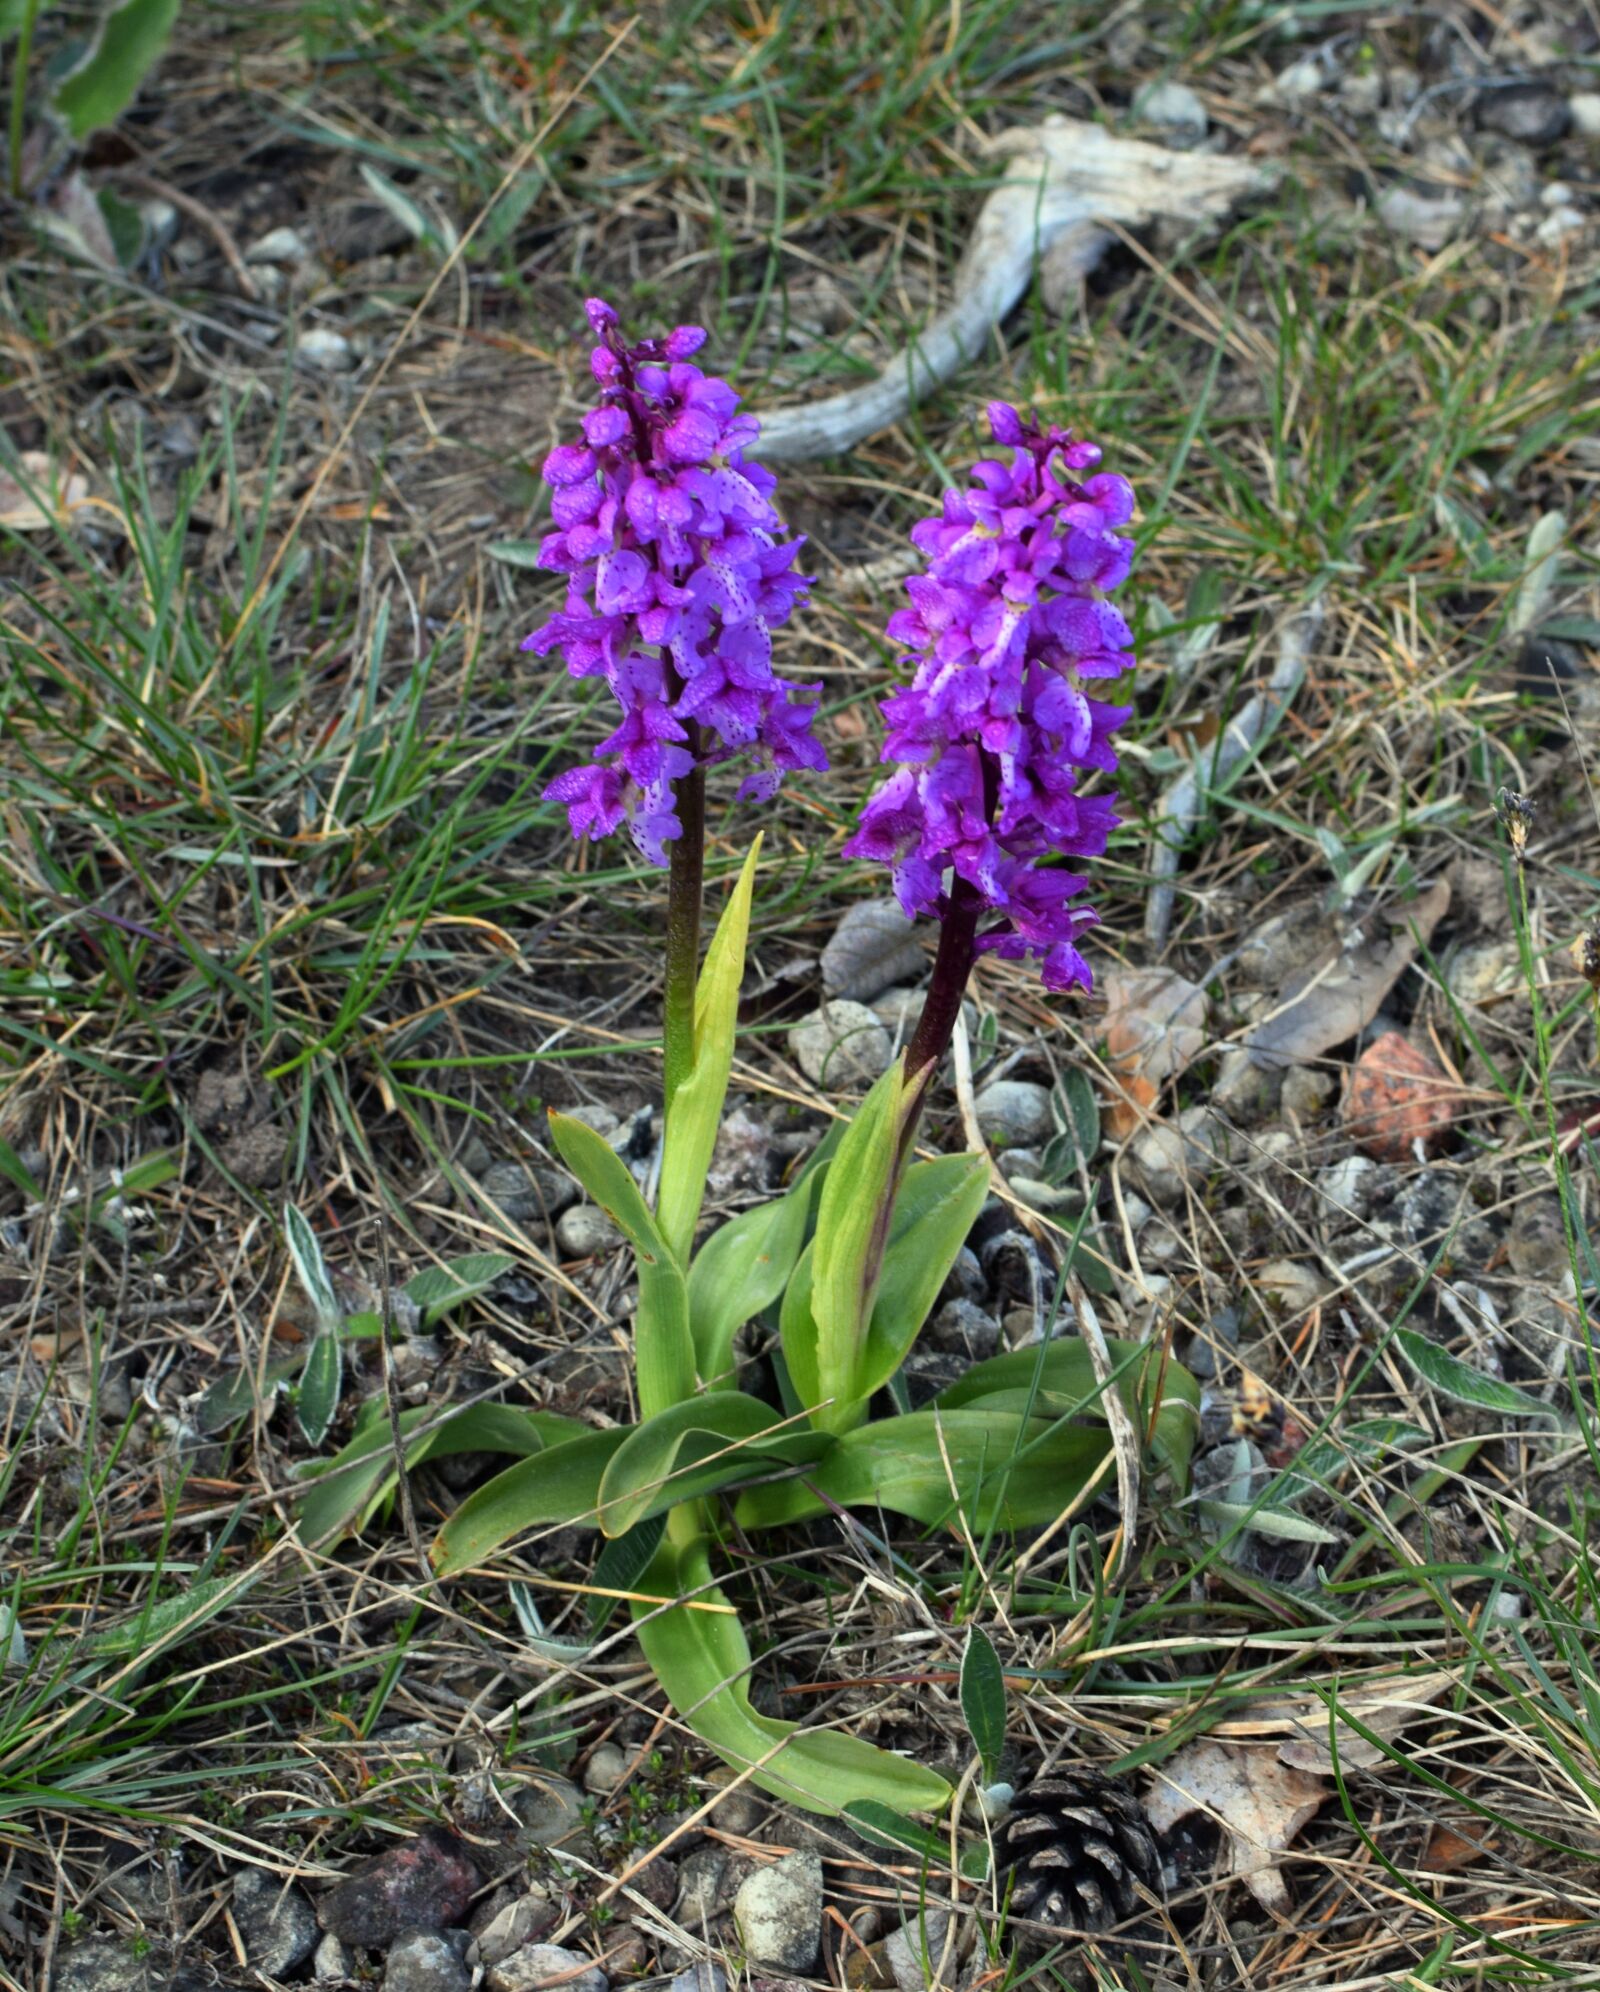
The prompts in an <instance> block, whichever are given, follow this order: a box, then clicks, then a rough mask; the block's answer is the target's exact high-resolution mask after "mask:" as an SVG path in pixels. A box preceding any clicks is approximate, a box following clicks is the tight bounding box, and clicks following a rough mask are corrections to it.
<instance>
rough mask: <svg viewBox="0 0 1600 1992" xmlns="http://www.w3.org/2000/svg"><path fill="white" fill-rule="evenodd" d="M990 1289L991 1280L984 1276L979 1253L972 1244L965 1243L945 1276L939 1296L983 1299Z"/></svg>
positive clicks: (957, 1298) (959, 1298) (950, 1298)
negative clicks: (979, 1262) (979, 1261)
mask: <svg viewBox="0 0 1600 1992" xmlns="http://www.w3.org/2000/svg"><path fill="white" fill-rule="evenodd" d="M988 1291H989V1282H988V1281H987V1280H986V1279H985V1278H984V1276H983V1268H982V1266H980V1265H979V1264H978V1255H977V1253H976V1252H974V1251H973V1249H972V1247H971V1246H970V1245H963V1246H962V1248H961V1250H960V1251H959V1252H958V1253H957V1254H956V1257H955V1264H954V1265H953V1266H952V1267H951V1268H950V1271H949V1272H948V1274H946V1276H945V1282H944V1285H943V1286H942V1287H940V1289H939V1298H940V1299H941V1300H943V1301H950V1300H982V1299H983V1297H984V1295H985V1294H986V1293H987V1292H988Z"/></svg>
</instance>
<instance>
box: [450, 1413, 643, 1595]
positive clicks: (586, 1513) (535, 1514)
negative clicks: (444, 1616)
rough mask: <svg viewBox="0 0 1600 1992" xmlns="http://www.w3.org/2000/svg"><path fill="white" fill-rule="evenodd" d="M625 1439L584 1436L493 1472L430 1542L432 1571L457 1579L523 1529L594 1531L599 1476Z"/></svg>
mask: <svg viewBox="0 0 1600 1992" xmlns="http://www.w3.org/2000/svg"><path fill="white" fill-rule="evenodd" d="M627 1436H628V1434H627V1431H626V1430H625V1429H623V1428H618V1429H617V1430H616V1431H611V1432H592V1431H591V1432H585V1434H584V1436H583V1437H582V1438H581V1439H569V1440H567V1442H566V1443H565V1444H564V1445H555V1446H551V1447H550V1448H549V1450H548V1451H544V1452H537V1453H534V1454H533V1455H532V1456H531V1457H529V1458H527V1459H519V1460H518V1461H517V1463H516V1465H515V1466H508V1467H507V1468H506V1470H505V1472H504V1473H497V1474H496V1475H495V1477H494V1478H493V1480H491V1481H488V1482H487V1483H486V1484H485V1485H484V1486H482V1487H480V1488H478V1489H477V1490H476V1491H475V1492H474V1493H471V1494H469V1495H468V1496H467V1498H466V1500H465V1501H463V1502H462V1504H461V1506H460V1507H459V1508H457V1510H456V1511H455V1513H454V1514H453V1515H452V1516H451V1517H450V1519H449V1521H447V1522H446V1523H445V1525H444V1527H443V1528H442V1529H440V1531H439V1533H438V1535H437V1536H436V1537H435V1538H434V1543H433V1548H432V1550H431V1551H430V1552H429V1554H430V1555H431V1557H432V1559H433V1567H434V1568H435V1570H437V1571H438V1573H439V1575H440V1576H441V1577H455V1576H459V1575H460V1573H461V1572H462V1571H463V1570H470V1569H471V1568H472V1567H473V1565H474V1564H477V1563H482V1562H483V1561H484V1559H485V1558H486V1557H489V1556H492V1555H493V1554H494V1552H495V1551H496V1550H497V1549H499V1548H500V1547H501V1545H502V1544H504V1543H508V1542H510V1541H512V1540H513V1539H514V1538H515V1537H517V1536H520V1535H523V1534H525V1533H526V1532H527V1531H528V1530H529V1529H533V1528H543V1527H547V1526H549V1525H552V1524H555V1523H562V1524H570V1525H572V1526H574V1527H577V1528H583V1529H592V1528H595V1527H597V1526H598V1519H597V1516H596V1512H595V1511H596V1508H597V1506H598V1504H599V1500H600V1477H601V1475H602V1474H603V1473H604V1472H605V1470H606V1466H607V1464H608V1462H609V1461H610V1459H611V1456H612V1454H613V1453H614V1452H615V1451H616V1450H617V1448H618V1446H620V1445H621V1444H622V1442H623V1440H624V1439H625V1438H626V1437H627Z"/></svg>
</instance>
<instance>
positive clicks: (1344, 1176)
mask: <svg viewBox="0 0 1600 1992" xmlns="http://www.w3.org/2000/svg"><path fill="white" fill-rule="evenodd" d="M1377 1174H1378V1165H1377V1163H1376V1162H1374V1161H1373V1159H1372V1157H1371V1156H1370V1155H1347V1156H1345V1158H1344V1160H1343V1161H1342V1162H1334V1163H1331V1164H1330V1165H1329V1166H1328V1167H1327V1168H1326V1169H1319V1170H1318V1171H1317V1175H1316V1185H1317V1191H1318V1194H1319V1195H1321V1196H1324V1197H1326V1198H1327V1199H1328V1201H1329V1203H1331V1204H1334V1205H1336V1206H1337V1207H1338V1208H1339V1210H1341V1211H1347V1212H1348V1213H1349V1214H1350V1216H1351V1217H1365V1216H1366V1214H1367V1212H1368V1211H1369V1210H1370V1209H1371V1208H1372V1193H1373V1191H1374V1189H1375V1188H1376V1187H1377Z"/></svg>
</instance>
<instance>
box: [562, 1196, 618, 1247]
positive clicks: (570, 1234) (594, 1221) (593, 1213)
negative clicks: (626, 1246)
mask: <svg viewBox="0 0 1600 1992" xmlns="http://www.w3.org/2000/svg"><path fill="white" fill-rule="evenodd" d="M621 1243H622V1233H621V1232H620V1231H619V1230H618V1229H617V1227H616V1226H615V1225H614V1224H613V1223H612V1221H611V1219H610V1218H609V1217H607V1216H606V1214H605V1212H604V1211H603V1210H601V1209H600V1207H599V1205H598V1204H583V1203H581V1204H574V1205H573V1206H572V1208H571V1210H564V1211H563V1212H562V1213H561V1215H560V1217H558V1218H557V1219H556V1244H557V1245H558V1246H559V1247H560V1248H561V1251H562V1253H563V1255H564V1256H565V1257H566V1258H569V1259H595V1258H598V1257H600V1255H601V1254H602V1253H605V1252H614V1251H615V1250H616V1249H617V1247H618V1246H619V1245H620V1244H621Z"/></svg>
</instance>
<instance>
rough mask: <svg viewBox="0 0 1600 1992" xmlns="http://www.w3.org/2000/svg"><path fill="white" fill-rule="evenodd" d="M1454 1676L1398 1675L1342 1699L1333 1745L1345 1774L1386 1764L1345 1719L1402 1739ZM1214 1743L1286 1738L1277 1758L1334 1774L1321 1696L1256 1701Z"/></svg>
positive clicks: (1367, 1684)
mask: <svg viewBox="0 0 1600 1992" xmlns="http://www.w3.org/2000/svg"><path fill="white" fill-rule="evenodd" d="M1455 1678H1456V1677H1455V1675H1453V1674H1448V1673H1440V1672H1437V1671H1435V1672H1433V1673H1428V1674H1398V1675H1394V1676H1391V1677H1390V1678H1389V1679H1387V1680H1382V1681H1364V1682H1362V1683H1361V1684H1360V1685H1359V1686H1358V1687H1354V1688H1351V1689H1350V1690H1349V1691H1348V1692H1344V1691H1341V1693H1340V1695H1339V1711H1340V1716H1339V1723H1338V1727H1337V1729H1336V1730H1335V1732H1334V1740H1335V1742H1336V1743H1337V1745H1338V1749H1339V1768H1340V1769H1341V1770H1346V1771H1349V1770H1369V1769H1370V1768H1371V1767H1372V1766H1373V1765H1374V1764H1381V1763H1385V1762H1386V1761H1387V1759H1386V1758H1385V1757H1384V1754H1383V1752H1382V1751H1381V1750H1380V1749H1379V1748H1378V1747H1377V1745H1376V1744H1373V1743H1369V1742H1368V1741H1367V1739H1366V1738H1365V1737H1364V1736H1363V1735H1361V1734H1360V1732H1359V1731H1358V1730H1356V1729H1355V1728H1354V1727H1353V1726H1352V1722H1347V1721H1346V1720H1345V1719H1344V1718H1345V1716H1346V1715H1348V1716H1350V1717H1351V1718H1353V1721H1354V1722H1359V1723H1360V1724H1361V1725H1362V1728H1364V1729H1369V1730H1371V1731H1372V1733H1373V1735H1375V1736H1381V1737H1382V1738H1383V1739H1384V1740H1385V1741H1386V1742H1387V1741H1388V1740H1389V1738H1390V1737H1393V1736H1398V1735H1399V1733H1400V1731H1401V1730H1402V1729H1404V1728H1405V1726H1406V1724H1407V1723H1409V1722H1414V1721H1416V1719H1417V1718H1418V1717H1419V1716H1422V1715H1426V1714H1427V1713H1428V1712H1429V1710H1430V1709H1431V1708H1432V1706H1433V1704H1434V1703H1435V1702H1436V1701H1437V1700H1438V1699H1439V1697H1440V1696H1441V1695H1442V1694H1444V1693H1445V1692H1446V1690H1447V1689H1449V1688H1450V1687H1452V1686H1453V1685H1454V1683H1455ZM1212 1735H1213V1738H1214V1739H1216V1740H1233V1739H1237V1740H1238V1741H1239V1742H1244V1741H1246V1740H1248V1741H1250V1742H1252V1743H1261V1742H1266V1741H1268V1740H1269V1739H1271V1738H1272V1737H1275V1736H1282V1737H1284V1738H1285V1739H1286V1740H1285V1741H1284V1742H1283V1743H1282V1744H1281V1745H1280V1746H1279V1749H1278V1757H1279V1759H1280V1761H1281V1762H1283V1763H1285V1764H1293V1765H1294V1767H1295V1768H1296V1770H1302V1771H1317V1772H1331V1771H1332V1769H1333V1756H1332V1753H1331V1751H1330V1750H1329V1748H1328V1705H1327V1703H1326V1702H1324V1701H1323V1700H1322V1698H1321V1696H1320V1695H1282V1696H1272V1697H1270V1698H1268V1699H1266V1700H1263V1701H1253V1702H1252V1703H1251V1704H1250V1707H1249V1709H1248V1711H1246V1712H1245V1713H1243V1714H1241V1715H1239V1716H1237V1717H1234V1718H1233V1719H1231V1720H1229V1721H1227V1722H1222V1723H1219V1724H1218V1725H1217V1727H1216V1729H1215V1730H1213V1732H1212Z"/></svg>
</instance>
